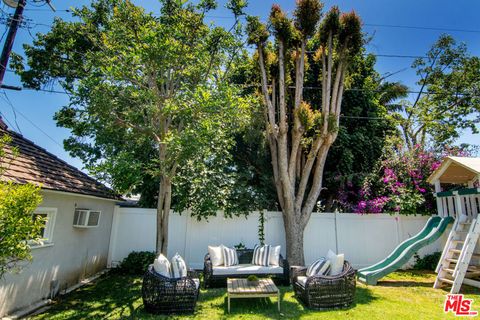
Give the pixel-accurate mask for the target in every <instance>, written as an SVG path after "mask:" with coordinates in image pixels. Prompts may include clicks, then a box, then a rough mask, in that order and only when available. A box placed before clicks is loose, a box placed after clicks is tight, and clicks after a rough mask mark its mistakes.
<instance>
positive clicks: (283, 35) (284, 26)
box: [270, 4, 294, 43]
mask: <svg viewBox="0 0 480 320" xmlns="http://www.w3.org/2000/svg"><path fill="white" fill-rule="evenodd" d="M270 23H271V24H272V27H273V30H274V33H275V36H276V37H277V38H279V39H281V40H282V41H283V42H284V43H288V42H289V41H290V40H291V39H292V37H293V32H294V31H293V28H292V22H291V20H290V19H289V18H288V17H287V14H286V13H285V12H284V11H283V10H282V9H281V8H280V6H279V5H277V4H274V5H273V6H272V9H271V11H270Z"/></svg>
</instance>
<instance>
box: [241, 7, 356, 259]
mask: <svg viewBox="0 0 480 320" xmlns="http://www.w3.org/2000/svg"><path fill="white" fill-rule="evenodd" d="M321 9H322V4H321V3H320V2H319V1H318V0H299V1H297V7H296V10H295V13H294V16H295V18H294V21H292V20H291V19H289V18H288V17H287V15H286V14H285V13H284V12H283V11H282V10H281V8H280V7H279V6H278V5H274V6H272V10H271V13H270V22H271V25H272V28H273V32H274V37H275V41H276V42H275V46H276V49H277V57H276V62H275V71H273V72H271V74H270V77H269V74H268V70H267V68H266V59H265V54H266V51H267V50H266V49H267V41H268V38H269V33H268V30H267V27H266V26H265V25H264V24H262V23H261V22H260V21H259V19H258V18H257V17H249V18H248V26H247V29H248V30H249V42H250V43H251V44H255V45H256V47H257V51H258V62H259V67H260V75H261V85H262V94H263V100H264V105H265V118H266V129H267V136H268V144H269V148H270V154H271V157H272V166H273V175H274V179H275V187H276V190H277V195H278V198H279V202H280V206H281V208H282V212H283V220H284V226H285V235H286V244H287V256H288V259H289V261H291V262H292V263H294V264H303V263H304V251H303V235H304V230H305V227H306V225H307V223H308V221H309V219H310V216H311V213H312V210H313V208H314V207H315V205H316V204H317V199H318V196H319V194H320V191H321V189H322V179H323V169H324V165H325V160H326V158H327V155H328V151H329V149H330V147H331V145H332V144H333V142H334V141H335V139H336V138H337V135H338V127H339V117H340V111H341V104H342V98H343V92H344V87H345V77H346V75H347V73H348V68H349V66H350V62H351V60H352V57H354V56H355V55H356V54H357V53H358V52H359V50H360V48H361V46H362V34H361V22H360V19H359V17H358V16H357V15H356V14H355V13H354V12H351V13H346V14H340V12H339V10H338V8H337V7H333V8H332V9H331V10H330V11H329V12H328V13H327V14H326V16H325V17H324V18H323V20H322V22H321V24H320V28H319V29H317V27H318V24H319V22H320V14H321ZM316 34H317V36H318V37H319V40H320V42H321V48H320V50H318V54H317V55H316V59H315V60H313V61H308V60H307V56H306V47H307V43H308V41H309V40H310V39H311V38H312V37H313V36H315V35H316ZM290 59H292V60H290ZM306 62H309V63H320V64H321V65H322V103H321V105H315V106H312V105H310V104H309V103H308V102H306V101H304V100H303V89H304V88H303V86H304V80H305V79H304V74H305V66H306ZM290 63H291V64H292V65H293V68H295V77H294V79H290V78H289V77H288V70H287V68H289V66H290ZM290 80H291V81H292V83H293V86H294V88H295V89H294V94H293V95H292V99H291V100H289V99H287V96H288V92H287V91H288V87H289V82H290ZM269 86H271V87H270V88H271V90H270V88H269ZM277 90H278V91H277ZM277 92H278V93H277ZM289 111H290V112H289Z"/></svg>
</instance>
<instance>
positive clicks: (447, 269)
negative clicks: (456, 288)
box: [442, 268, 480, 276]
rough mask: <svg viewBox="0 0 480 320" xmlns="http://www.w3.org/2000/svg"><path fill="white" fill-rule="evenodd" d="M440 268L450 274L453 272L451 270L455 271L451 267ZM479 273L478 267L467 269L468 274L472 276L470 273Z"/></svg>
mask: <svg viewBox="0 0 480 320" xmlns="http://www.w3.org/2000/svg"><path fill="white" fill-rule="evenodd" d="M442 270H443V271H445V272H446V273H450V274H453V272H454V271H455V270H454V269H452V268H442ZM479 273H480V270H478V269H470V268H468V269H467V274H468V275H471V276H472V275H477V274H479Z"/></svg>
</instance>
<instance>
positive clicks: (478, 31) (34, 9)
mask: <svg viewBox="0 0 480 320" xmlns="http://www.w3.org/2000/svg"><path fill="white" fill-rule="evenodd" d="M25 10H26V11H36V12H52V11H51V10H49V9H39V8H26V9H25ZM56 12H64V13H71V12H73V10H72V9H57V10H56ZM205 17H206V18H210V19H235V17H234V16H221V15H205ZM238 18H240V19H245V16H240V17H238ZM363 25H364V26H366V27H380V28H396V29H412V30H431V31H444V32H466V33H480V30H478V29H464V28H450V27H431V26H419V25H400V24H381V23H364V24H363Z"/></svg>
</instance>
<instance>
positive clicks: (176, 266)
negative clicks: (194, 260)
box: [171, 253, 187, 278]
mask: <svg viewBox="0 0 480 320" xmlns="http://www.w3.org/2000/svg"><path fill="white" fill-rule="evenodd" d="M171 264H172V277H174V278H183V277H186V276H187V264H186V263H185V260H183V258H182V257H181V256H180V255H179V254H178V253H176V254H175V255H174V256H173V258H172V262H171Z"/></svg>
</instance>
